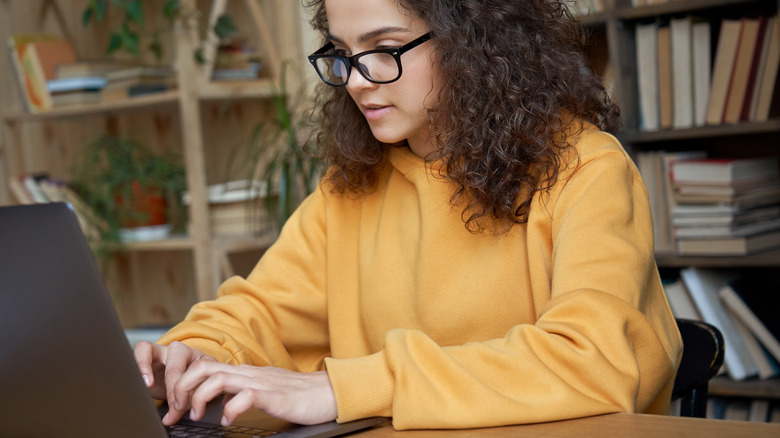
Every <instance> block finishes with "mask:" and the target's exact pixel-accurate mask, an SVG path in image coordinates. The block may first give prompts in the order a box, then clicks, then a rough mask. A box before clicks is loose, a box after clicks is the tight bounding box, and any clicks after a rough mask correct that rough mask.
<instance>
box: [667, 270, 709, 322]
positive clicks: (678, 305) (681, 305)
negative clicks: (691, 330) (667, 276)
mask: <svg viewBox="0 0 780 438" xmlns="http://www.w3.org/2000/svg"><path fill="white" fill-rule="evenodd" d="M664 292H666V300H667V301H668V302H669V307H670V308H671V310H672V314H673V315H674V317H675V318H682V319H690V320H694V321H699V320H701V314H700V313H699V311H698V310H696V305H695V304H694V303H693V300H692V299H691V295H690V293H689V292H688V289H686V288H685V284H684V283H683V282H682V280H680V279H676V280H674V281H672V282H669V283H666V284H664Z"/></svg>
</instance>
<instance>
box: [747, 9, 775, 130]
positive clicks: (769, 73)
mask: <svg viewBox="0 0 780 438" xmlns="http://www.w3.org/2000/svg"><path fill="white" fill-rule="evenodd" d="M767 32H769V33H770V37H769V38H770V39H769V45H768V47H767V55H766V61H765V64H764V68H763V70H762V72H761V81H760V83H759V84H758V87H759V90H758V92H757V94H758V96H759V98H758V101H757V102H756V107H755V112H754V113H753V117H751V120H754V121H757V122H762V121H766V120H768V119H769V114H770V111H771V107H772V103H773V102H775V103H777V102H778V101H780V98H778V97H777V94H778V89H780V87H777V72H778V69H780V19H778V17H777V15H775V16H774V17H772V18H771V19H770V23H768V27H767Z"/></svg>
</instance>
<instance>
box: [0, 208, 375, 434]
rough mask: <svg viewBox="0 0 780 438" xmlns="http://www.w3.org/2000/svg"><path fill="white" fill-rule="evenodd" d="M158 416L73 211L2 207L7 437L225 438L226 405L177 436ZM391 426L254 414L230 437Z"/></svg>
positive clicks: (2, 386) (1, 419) (0, 385)
mask: <svg viewBox="0 0 780 438" xmlns="http://www.w3.org/2000/svg"><path fill="white" fill-rule="evenodd" d="M163 410H164V408H163ZM160 411H161V409H160V408H158V406H157V405H156V404H155V402H154V400H153V399H152V398H151V396H150V395H149V393H148V391H147V389H146V387H145V386H144V384H143V381H142V379H141V375H140V373H139V371H138V368H137V367H136V364H135V359H134V358H133V353H132V349H131V347H130V343H129V342H128V340H127V338H126V337H125V335H124V331H123V329H122V326H121V325H120V322H119V318H118V316H117V314H116V310H115V308H114V305H113V303H112V301H111V298H110V296H109V294H108V292H107V290H106V287H105V283H104V282H103V279H102V277H101V275H100V272H99V271H98V268H97V265H96V263H95V260H94V258H93V256H92V253H91V251H90V249H89V247H88V245H87V243H86V241H85V239H84V237H83V235H82V233H81V229H80V228H79V225H78V222H77V220H76V217H75V215H74V213H73V211H72V209H71V208H70V206H69V205H68V204H64V203H50V204H34V205H23V206H9V207H0V435H2V436H3V437H43V436H61V437H104V436H112V437H132V438H139V437H144V438H146V437H151V438H154V437H161V438H162V437H166V436H168V434H169V433H170V434H171V436H186V430H187V429H189V428H190V427H192V426H204V427H207V428H210V429H211V433H214V434H215V435H217V436H219V434H220V433H223V432H222V431H220V430H219V429H218V424H219V418H221V413H220V403H219V401H217V402H215V403H211V404H210V411H209V412H208V413H207V415H206V418H205V421H206V422H205V423H204V424H195V423H194V422H188V421H186V420H185V421H184V422H182V424H180V425H179V427H178V428H176V430H168V431H166V428H165V427H164V426H163V425H162V423H161V421H160V418H161V412H160ZM209 420H211V421H213V423H209ZM388 421H389V419H388V418H369V419H365V420H359V421H355V422H351V423H345V424H338V423H336V422H330V423H326V424H321V425H315V426H300V425H295V424H291V423H288V422H285V421H281V420H278V419H275V418H273V417H270V416H268V415H266V414H264V413H262V412H261V411H260V410H257V409H255V410H253V412H251V413H248V414H247V415H242V416H241V417H240V418H239V421H237V422H236V424H235V426H237V427H245V428H246V429H240V430H239V429H233V430H231V431H229V432H224V436H237V437H240V436H259V435H260V433H259V432H258V431H257V429H261V430H268V431H270V433H277V434H278V435H277V436H294V437H331V436H339V435H343V434H346V433H350V432H354V431H357V430H361V429H365V428H369V427H372V426H375V425H378V424H383V423H386V422H388ZM239 433H243V435H240V434H239ZM230 434H233V435H230Z"/></svg>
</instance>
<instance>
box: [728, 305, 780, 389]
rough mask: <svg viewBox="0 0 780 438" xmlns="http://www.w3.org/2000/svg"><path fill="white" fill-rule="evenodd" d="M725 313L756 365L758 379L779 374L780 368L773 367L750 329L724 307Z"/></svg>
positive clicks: (769, 358)
mask: <svg viewBox="0 0 780 438" xmlns="http://www.w3.org/2000/svg"><path fill="white" fill-rule="evenodd" d="M726 313H728V315H729V317H730V318H731V320H732V321H733V323H734V329H735V330H736V331H737V336H738V337H739V338H740V339H741V340H742V344H743V345H744V346H745V350H747V352H748V353H749V354H750V357H752V358H753V361H754V362H755V363H756V368H757V369H758V378H759V379H769V378H772V377H775V376H776V375H777V374H778V372H780V368H777V367H775V362H774V361H773V359H772V358H771V356H770V355H769V354H767V353H766V350H765V349H764V348H763V347H762V346H761V344H760V343H759V342H758V340H757V339H756V337H755V336H753V333H752V332H751V331H750V329H749V328H748V327H747V326H746V325H745V324H744V323H743V322H742V321H741V320H740V319H739V318H738V317H737V315H735V314H734V312H732V311H731V309H729V308H728V307H726Z"/></svg>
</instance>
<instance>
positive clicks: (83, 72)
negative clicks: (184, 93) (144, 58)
mask: <svg viewBox="0 0 780 438" xmlns="http://www.w3.org/2000/svg"><path fill="white" fill-rule="evenodd" d="M57 77H58V78H61V79H70V80H73V79H75V78H84V77H99V78H101V79H102V80H103V82H104V85H103V87H101V89H100V90H99V91H100V92H99V94H98V96H97V100H98V101H100V102H113V101H117V100H123V99H127V98H129V97H133V96H139V95H143V94H148V93H158V92H162V91H166V90H170V89H173V88H175V87H176V76H175V74H174V70H173V68H172V67H171V66H170V65H140V64H132V63H126V62H112V61H78V62H72V63H67V64H60V65H58V66H57Z"/></svg>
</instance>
